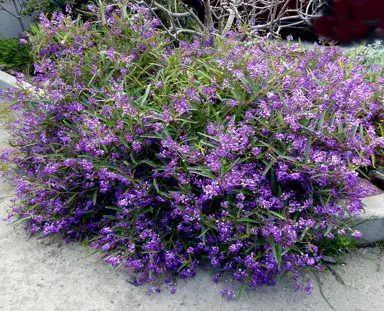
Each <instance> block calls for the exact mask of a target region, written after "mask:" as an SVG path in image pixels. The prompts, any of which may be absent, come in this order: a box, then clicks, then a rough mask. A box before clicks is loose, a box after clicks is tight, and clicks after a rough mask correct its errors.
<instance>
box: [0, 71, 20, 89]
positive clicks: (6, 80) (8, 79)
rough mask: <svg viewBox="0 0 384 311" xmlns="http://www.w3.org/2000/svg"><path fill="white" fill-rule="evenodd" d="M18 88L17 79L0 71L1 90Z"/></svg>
mask: <svg viewBox="0 0 384 311" xmlns="http://www.w3.org/2000/svg"><path fill="white" fill-rule="evenodd" d="M10 87H17V86H16V78H15V77H14V76H11V75H10V74H8V73H5V72H4V71H1V70H0V90H6V89H7V88H10Z"/></svg>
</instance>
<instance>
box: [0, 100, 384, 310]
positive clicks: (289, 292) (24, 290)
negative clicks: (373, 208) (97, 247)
mask: <svg viewBox="0 0 384 311" xmlns="http://www.w3.org/2000/svg"><path fill="white" fill-rule="evenodd" d="M0 106H2V105H0ZM3 121H4V120H1V119H0V125H1V126H0V149H1V148H3V147H4V146H5V145H6V141H7V137H8V134H7V131H6V129H5V125H6V122H3ZM11 196H12V187H11V186H10V185H9V184H8V183H7V182H6V181H4V180H1V181H0V217H1V218H5V214H6V210H7V209H8V208H9V206H10V204H11V203H10V198H11ZM29 238H30V237H29V235H28V234H27V233H26V232H25V231H24V230H23V227H22V226H16V227H14V226H12V225H8V224H7V223H6V222H4V221H0V310H1V311H67V310H71V311H72V310H76V311H97V310H100V311H104V310H106V311H144V310H152V311H153V310H155V311H162V310H164V311H165V310H167V311H174V310H178V311H183V310H186V311H189V310H199V311H205V310H209V311H216V310H218V311H219V310H220V311H224V310H241V311H243V310H244V311H246V310H253V311H258V310H260V311H261V310H262V311H265V310H271V311H275V310H276V311H277V310H279V311H280V310H286V311H291V310H292V311H293V310H295V311H304V310H311V311H317V310H318V311H327V310H332V309H331V307H329V305H328V304H327V302H326V300H325V299H324V297H326V298H327V300H328V302H329V303H330V304H331V305H332V306H333V309H334V310H337V311H344V310H345V311H357V310H361V311H371V310H372V311H374V310H375V311H376V310H383V309H384V307H383V306H384V269H383V265H384V259H383V251H382V249H380V248H367V249H360V250H359V251H358V252H356V253H354V254H352V255H348V256H346V258H345V264H343V265H338V266H334V270H335V271H336V272H337V273H336V275H338V276H339V277H338V278H337V277H335V274H332V273H330V272H325V273H323V274H322V275H321V284H322V285H321V288H322V290H323V294H324V297H323V295H321V293H320V290H319V287H318V285H317V283H316V282H314V290H313V293H312V294H311V295H306V294H305V293H303V292H294V290H293V283H292V281H290V280H288V279H285V280H282V281H281V282H279V283H278V285H277V286H275V287H263V288H258V289H255V290H246V291H245V292H244V294H243V296H242V298H241V300H240V301H231V302H227V301H226V300H225V299H223V298H221V295H220V292H221V290H223V289H224V288H226V287H228V284H227V283H225V282H221V283H218V284H215V283H213V282H211V277H212V274H211V272H210V271H209V270H200V271H199V272H198V274H197V276H196V278H195V279H193V280H189V281H184V280H180V281H178V284H177V292H176V294H174V295H171V294H170V292H169V288H166V287H165V286H162V292H161V293H160V294H152V295H150V296H149V295H147V291H148V286H142V287H135V286H133V285H132V284H131V282H132V279H133V277H132V275H130V274H129V273H128V272H127V271H119V272H117V273H114V272H113V270H112V268H111V267H110V266H109V265H107V264H105V263H103V262H102V261H100V259H99V258H98V257H96V256H89V255H90V250H89V249H87V248H83V247H81V246H80V245H78V244H76V243H73V244H65V243H62V242H60V241H57V240H56V241H54V240H46V239H40V240H38V239H36V238H34V237H32V238H31V239H29ZM309 277H313V276H311V275H309ZM342 283H344V284H342Z"/></svg>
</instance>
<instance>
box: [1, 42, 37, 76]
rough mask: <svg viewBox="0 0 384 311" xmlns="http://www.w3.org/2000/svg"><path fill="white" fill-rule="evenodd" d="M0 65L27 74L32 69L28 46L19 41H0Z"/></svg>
mask: <svg viewBox="0 0 384 311" xmlns="http://www.w3.org/2000/svg"><path fill="white" fill-rule="evenodd" d="M0 65H1V66H4V67H5V68H6V69H15V70H19V71H22V72H24V73H29V72H30V71H31V69H32V67H33V65H32V56H31V48H30V46H29V45H26V44H22V43H20V41H19V39H0Z"/></svg>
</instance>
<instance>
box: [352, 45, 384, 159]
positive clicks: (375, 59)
mask: <svg viewBox="0 0 384 311" xmlns="http://www.w3.org/2000/svg"><path fill="white" fill-rule="evenodd" d="M345 55H346V56H348V57H349V58H350V59H351V60H353V61H356V62H357V63H358V64H359V65H362V66H364V67H365V70H366V72H367V75H366V77H367V78H368V79H369V80H373V81H378V77H384V46H383V43H382V41H376V42H375V43H373V44H368V45H361V46H357V47H355V48H353V49H349V50H347V51H346V52H345ZM380 81H381V79H379V81H378V83H382V82H380ZM382 102H384V98H382ZM375 124H376V132H377V134H378V135H379V136H381V137H384V104H383V106H382V108H381V113H380V114H378V116H377V118H376V122H375ZM376 162H377V164H378V165H381V166H383V165H384V149H383V148H379V149H378V150H377V152H376Z"/></svg>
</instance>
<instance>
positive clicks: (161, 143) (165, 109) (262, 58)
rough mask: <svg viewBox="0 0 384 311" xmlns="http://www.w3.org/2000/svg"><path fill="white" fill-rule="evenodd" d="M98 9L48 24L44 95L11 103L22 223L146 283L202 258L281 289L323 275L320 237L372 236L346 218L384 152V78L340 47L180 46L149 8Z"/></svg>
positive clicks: (30, 93) (28, 94) (37, 81)
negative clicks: (380, 124)
mask: <svg viewBox="0 0 384 311" xmlns="http://www.w3.org/2000/svg"><path fill="white" fill-rule="evenodd" d="M88 9H89V10H90V12H91V13H92V18H90V19H89V20H88V21H87V22H85V23H82V22H81V21H73V20H71V18H70V17H67V16H65V15H63V14H61V13H58V14H54V15H53V17H52V19H51V20H48V19H46V18H45V17H43V16H42V17H41V21H40V26H39V27H36V28H35V29H34V35H32V36H31V37H30V38H29V40H30V42H31V44H32V46H33V50H34V53H35V55H36V58H37V63H36V64H35V69H36V72H37V75H36V77H35V78H34V81H33V84H34V87H33V88H32V89H28V88H25V87H24V88H22V89H21V90H10V91H9V92H8V96H9V98H11V99H13V100H14V102H15V104H14V109H16V110H18V111H19V114H20V118H19V119H18V120H17V121H16V122H15V124H13V125H12V135H13V137H12V145H13V146H14V149H13V150H9V151H7V152H4V153H3V156H2V158H3V160H4V161H11V162H13V163H14V164H15V167H14V170H13V171H12V172H10V176H11V177H12V178H13V180H14V183H15V186H16V191H17V197H18V199H19V200H18V202H19V204H17V205H16V206H15V207H14V208H13V210H12V213H11V216H13V217H16V218H19V219H27V220H28V222H27V229H28V230H30V231H31V232H33V233H40V234H41V235H43V236H48V235H52V234H59V235H62V236H64V237H65V238H67V239H68V240H72V239H82V240H84V239H86V240H87V241H88V242H89V244H90V245H91V246H92V247H94V248H97V249H100V250H101V251H102V252H105V259H106V261H107V262H109V263H110V264H111V265H112V266H115V267H120V266H124V267H127V268H129V269H131V270H132V271H134V272H136V273H138V276H137V279H136V281H135V283H136V284H141V283H143V282H146V281H151V280H153V279H154V278H156V277H157V276H159V275H162V274H163V273H165V272H171V273H173V274H175V275H178V276H179V277H182V278H191V277H193V276H194V275H195V274H196V268H197V267H198V266H199V264H201V263H202V262H209V264H210V265H211V266H212V267H213V269H214V270H215V271H216V274H215V275H216V276H218V274H217V273H220V272H222V271H230V272H231V273H233V276H234V278H235V279H237V280H239V281H241V282H243V283H245V284H246V285H248V286H250V287H252V286H260V285H264V284H273V283H274V282H275V277H276V275H279V274H283V273H285V272H292V273H294V275H297V274H298V273H299V272H300V271H301V270H302V269H304V268H306V267H313V268H315V269H319V268H320V267H321V266H320V260H321V255H322V250H321V249H319V247H318V245H319V241H321V240H322V239H334V238H336V237H338V236H340V235H345V234H347V233H350V234H352V233H353V234H354V236H359V232H354V231H353V230H352V229H350V228H349V227H348V226H347V224H346V220H348V219H349V218H351V217H353V215H356V214H358V213H359V212H360V211H361V210H362V204H361V202H360V200H359V199H360V198H361V197H364V196H366V195H368V194H369V193H370V190H369V189H367V187H365V186H364V185H362V184H361V182H360V180H359V178H358V174H357V173H356V170H357V169H359V168H360V167H362V166H368V165H370V164H371V160H370V159H371V155H372V154H373V153H374V150H375V149H376V148H377V147H379V146H382V145H383V141H382V139H380V138H378V137H376V135H375V129H374V125H373V123H372V120H374V118H375V117H376V115H377V113H379V112H380V111H381V110H382V106H381V105H380V103H378V102H377V100H376V99H377V98H378V94H380V92H382V85H384V84H383V83H382V84H380V83H372V82H368V81H365V80H364V79H363V78H364V74H363V70H362V69H361V68H360V67H359V66H349V65H350V64H351V61H350V60H349V59H348V58H347V57H345V56H343V55H342V53H341V52H340V51H339V50H338V49H337V48H330V49H329V50H328V51H327V52H326V53H324V52H322V51H321V50H320V49H315V50H313V51H303V50H302V49H301V48H300V47H299V46H296V45H293V46H286V47H285V46H278V45H276V44H272V43H267V42H265V41H262V40H261V41H259V40H258V41H255V42H249V43H247V44H244V43H240V42H236V41H233V40H231V39H220V40H219V39H213V38H204V39H202V40H195V41H194V42H180V43H178V44H175V43H174V42H172V41H171V40H170V39H169V38H168V37H167V36H166V35H164V34H163V33H160V32H159V31H158V30H157V27H158V21H157V20H154V19H152V18H151V16H150V14H149V11H148V10H146V9H145V8H142V7H137V6H134V5H133V4H131V3H127V2H120V3H116V4H110V5H100V6H99V7H96V6H93V5H92V6H90V7H89V8H88ZM212 43H214V47H213V45H212ZM308 286H309V285H308ZM308 286H307V287H306V288H305V290H307V291H308V288H309V287H308ZM303 289H304V287H303ZM173 291H174V289H173ZM224 294H225V295H226V296H228V297H229V296H232V292H225V293H224Z"/></svg>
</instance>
